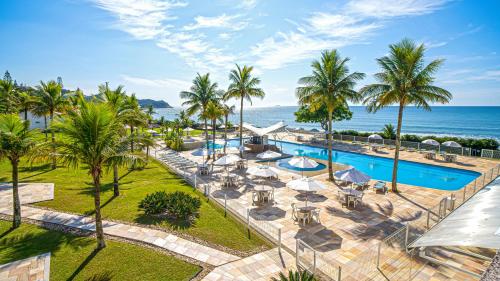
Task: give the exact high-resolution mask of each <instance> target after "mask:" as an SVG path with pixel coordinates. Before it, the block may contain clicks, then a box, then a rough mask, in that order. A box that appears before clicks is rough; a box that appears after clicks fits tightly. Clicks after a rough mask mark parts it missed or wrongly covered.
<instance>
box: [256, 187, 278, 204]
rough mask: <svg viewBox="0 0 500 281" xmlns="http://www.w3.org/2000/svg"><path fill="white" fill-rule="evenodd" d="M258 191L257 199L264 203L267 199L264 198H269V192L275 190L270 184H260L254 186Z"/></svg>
mask: <svg viewBox="0 0 500 281" xmlns="http://www.w3.org/2000/svg"><path fill="white" fill-rule="evenodd" d="M253 190H254V191H255V192H257V201H258V202H259V203H262V202H264V201H265V199H264V198H266V197H267V198H269V193H270V192H271V191H272V190H273V188H272V187H271V186H268V185H258V186H255V187H254V188H253Z"/></svg>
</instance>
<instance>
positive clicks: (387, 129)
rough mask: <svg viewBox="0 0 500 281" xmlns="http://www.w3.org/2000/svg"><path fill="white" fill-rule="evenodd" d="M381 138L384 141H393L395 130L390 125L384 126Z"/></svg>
mask: <svg viewBox="0 0 500 281" xmlns="http://www.w3.org/2000/svg"><path fill="white" fill-rule="evenodd" d="M382 136H383V137H384V138H386V139H390V140H393V139H395V138H396V129H395V128H394V126H393V125H392V124H385V125H384V129H383V130H382Z"/></svg>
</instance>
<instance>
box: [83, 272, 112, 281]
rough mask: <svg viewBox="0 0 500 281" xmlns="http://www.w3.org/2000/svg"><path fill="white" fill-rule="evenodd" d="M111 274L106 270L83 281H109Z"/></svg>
mask: <svg viewBox="0 0 500 281" xmlns="http://www.w3.org/2000/svg"><path fill="white" fill-rule="evenodd" d="M112 273H113V272H112V271H110V270H106V271H104V272H101V273H97V274H94V275H92V276H91V277H89V278H87V279H85V281H111V280H112V279H113V274H112Z"/></svg>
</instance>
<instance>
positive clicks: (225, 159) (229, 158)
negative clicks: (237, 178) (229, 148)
mask: <svg viewBox="0 0 500 281" xmlns="http://www.w3.org/2000/svg"><path fill="white" fill-rule="evenodd" d="M239 160H241V158H240V157H239V156H238V155H235V154H228V155H225V156H222V157H221V158H219V159H217V160H215V161H214V163H213V164H214V165H217V166H224V167H225V168H226V172H227V173H228V174H229V170H228V169H227V167H228V166H230V165H233V164H234V163H236V162H237V161H239Z"/></svg>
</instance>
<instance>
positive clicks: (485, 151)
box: [481, 149, 500, 159]
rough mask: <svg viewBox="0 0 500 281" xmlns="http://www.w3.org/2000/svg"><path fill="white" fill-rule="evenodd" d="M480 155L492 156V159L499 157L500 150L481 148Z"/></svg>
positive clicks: (484, 156)
mask: <svg viewBox="0 0 500 281" xmlns="http://www.w3.org/2000/svg"><path fill="white" fill-rule="evenodd" d="M481 157H483V158H492V159H500V150H493V149H481Z"/></svg>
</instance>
